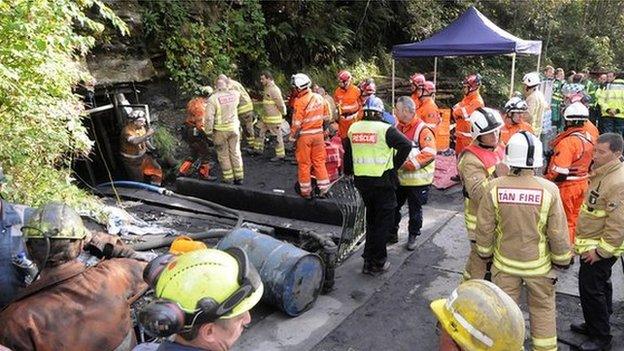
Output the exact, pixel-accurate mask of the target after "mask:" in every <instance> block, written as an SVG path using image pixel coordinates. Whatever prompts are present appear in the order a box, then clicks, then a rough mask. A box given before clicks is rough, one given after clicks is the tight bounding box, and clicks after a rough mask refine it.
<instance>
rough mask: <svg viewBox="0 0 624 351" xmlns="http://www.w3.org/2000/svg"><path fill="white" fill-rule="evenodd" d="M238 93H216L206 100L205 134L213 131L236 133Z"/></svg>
mask: <svg viewBox="0 0 624 351" xmlns="http://www.w3.org/2000/svg"><path fill="white" fill-rule="evenodd" d="M239 101H240V93H239V92H238V91H236V90H228V91H217V92H215V93H214V94H212V95H211V96H210V98H208V104H207V106H206V119H205V126H204V128H205V132H206V134H212V131H213V130H217V131H221V132H233V131H238V129H239V127H240V122H239V120H238V108H237V106H238V103H239Z"/></svg>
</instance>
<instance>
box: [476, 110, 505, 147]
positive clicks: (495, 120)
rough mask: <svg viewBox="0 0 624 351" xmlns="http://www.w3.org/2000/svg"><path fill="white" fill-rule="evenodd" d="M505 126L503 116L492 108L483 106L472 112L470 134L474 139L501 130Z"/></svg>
mask: <svg viewBox="0 0 624 351" xmlns="http://www.w3.org/2000/svg"><path fill="white" fill-rule="evenodd" d="M502 127H503V118H502V117H501V115H500V113H499V112H498V111H496V110H494V109H492V108H489V107H483V108H478V109H476V110H475V111H474V112H473V113H472V114H470V134H471V135H472V139H473V140H474V139H477V137H479V136H481V135H484V134H488V133H492V132H495V131H498V130H500V129H501V128H502Z"/></svg>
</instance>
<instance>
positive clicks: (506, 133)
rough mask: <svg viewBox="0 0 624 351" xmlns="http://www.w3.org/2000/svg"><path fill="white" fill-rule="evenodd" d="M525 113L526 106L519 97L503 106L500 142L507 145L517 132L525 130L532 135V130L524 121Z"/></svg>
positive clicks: (513, 98)
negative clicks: (503, 115)
mask: <svg viewBox="0 0 624 351" xmlns="http://www.w3.org/2000/svg"><path fill="white" fill-rule="evenodd" d="M526 112H527V104H526V102H525V101H524V100H522V98H520V97H516V96H514V97H512V98H511V99H509V101H507V103H506V104H505V125H504V126H503V128H502V129H501V134H500V142H501V144H502V145H503V146H504V145H507V142H509V138H511V136H512V135H514V134H516V133H517V132H520V131H523V130H526V131H527V132H530V133H533V128H532V127H531V125H530V124H528V123H527V122H525V121H524V118H523V117H524V115H525V114H526Z"/></svg>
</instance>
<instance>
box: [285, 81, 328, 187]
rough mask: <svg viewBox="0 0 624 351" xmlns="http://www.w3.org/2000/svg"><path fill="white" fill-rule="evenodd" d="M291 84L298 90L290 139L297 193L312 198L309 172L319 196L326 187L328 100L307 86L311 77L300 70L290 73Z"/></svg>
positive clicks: (310, 83) (309, 85)
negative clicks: (324, 132)
mask: <svg viewBox="0 0 624 351" xmlns="http://www.w3.org/2000/svg"><path fill="white" fill-rule="evenodd" d="M291 84H292V86H293V87H295V88H296V89H297V92H298V94H297V98H296V100H295V102H294V108H293V122H292V127H291V130H290V137H289V139H290V141H292V142H296V153H295V156H296V158H297V177H298V183H299V193H300V195H301V196H302V197H304V198H306V199H310V198H312V175H314V178H315V179H316V186H317V187H318V190H319V196H321V197H323V196H325V194H326V193H327V191H328V190H329V176H328V174H327V169H326V168H325V159H326V156H327V155H326V153H325V138H324V135H323V124H324V121H326V120H327V119H328V116H329V111H328V108H327V103H326V101H325V99H324V98H323V97H322V96H320V95H319V94H316V93H313V92H312V91H311V90H310V87H311V86H312V81H310V78H309V77H308V76H307V75H305V74H303V73H297V74H295V75H293V76H292V78H291Z"/></svg>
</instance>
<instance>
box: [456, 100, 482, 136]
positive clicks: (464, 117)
mask: <svg viewBox="0 0 624 351" xmlns="http://www.w3.org/2000/svg"><path fill="white" fill-rule="evenodd" d="M484 106H485V103H484V102H483V99H482V98H481V94H479V91H478V90H475V91H471V92H469V93H468V95H466V96H464V98H463V99H462V101H460V102H459V103H458V104H456V105H455V106H453V118H455V121H456V122H457V125H456V126H455V130H456V132H457V133H461V136H463V137H466V138H472V136H470V114H471V113H473V112H474V111H475V110H476V109H478V108H479V107H484Z"/></svg>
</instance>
